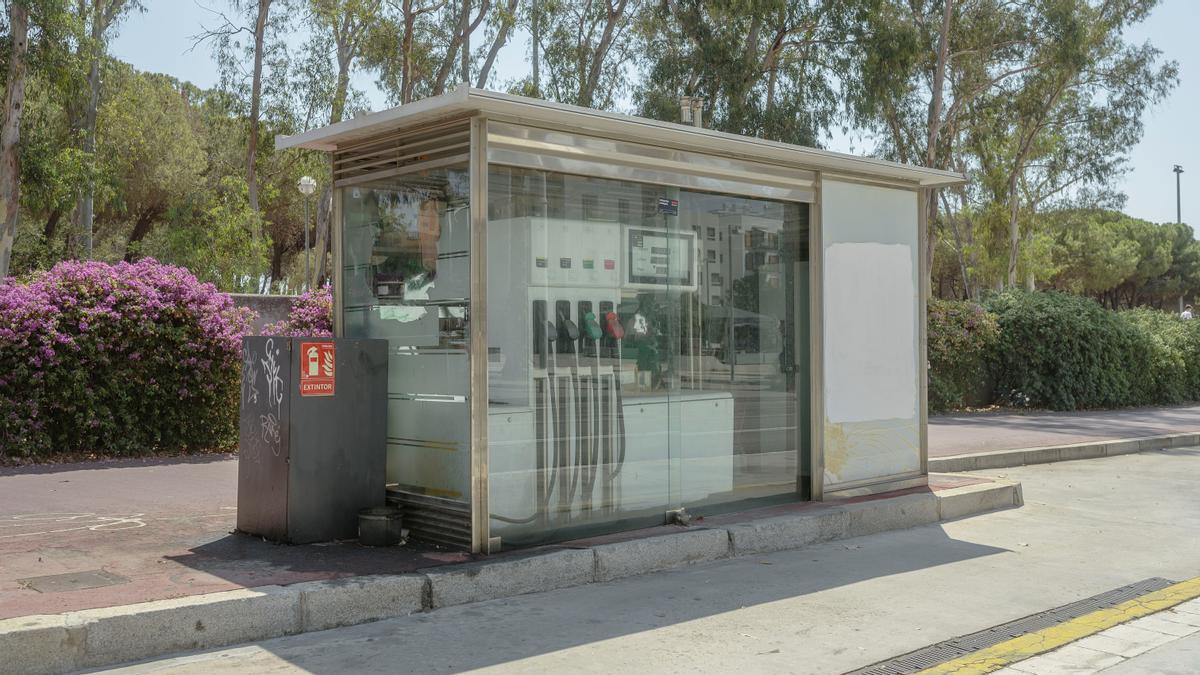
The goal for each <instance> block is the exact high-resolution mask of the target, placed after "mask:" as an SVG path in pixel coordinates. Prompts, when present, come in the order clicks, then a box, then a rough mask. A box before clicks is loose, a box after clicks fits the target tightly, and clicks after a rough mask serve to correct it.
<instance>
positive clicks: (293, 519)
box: [237, 336, 388, 544]
mask: <svg viewBox="0 0 1200 675" xmlns="http://www.w3.org/2000/svg"><path fill="white" fill-rule="evenodd" d="M314 344H316V345H322V344H323V345H326V346H324V347H318V348H314V347H313V345H314ZM329 344H332V345H333V353H332V354H328V353H327V352H328V346H327V345H329ZM306 347H307V349H305V348H306ZM314 359H315V361H314ZM331 364H332V368H330V365H331ZM330 373H332V374H330ZM387 376H388V354H387V342H386V341H385V340H360V339H341V338H338V339H334V338H290V337H263V336H254V337H247V338H245V339H244V340H243V342H242V391H241V419H240V431H239V439H238V447H239V453H240V456H239V459H238V512H237V528H238V530H239V531H242V532H246V533H248V534H254V535H258V536H262V537H265V538H267V539H270V540H272V541H283V542H290V543H294V544H303V543H308V542H315V541H328V540H331V539H352V538H355V537H357V536H358V510H359V509H361V508H365V507H368V506H382V505H383V503H384V496H385V480H386V477H385V463H386V456H387V454H386V441H387V438H386V434H387ZM302 387H303V388H304V390H303V391H302Z"/></svg>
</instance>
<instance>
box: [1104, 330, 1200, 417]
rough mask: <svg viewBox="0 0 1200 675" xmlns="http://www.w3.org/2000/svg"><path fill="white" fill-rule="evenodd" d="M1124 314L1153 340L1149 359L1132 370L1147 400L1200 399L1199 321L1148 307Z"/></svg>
mask: <svg viewBox="0 0 1200 675" xmlns="http://www.w3.org/2000/svg"><path fill="white" fill-rule="evenodd" d="M1121 316H1122V317H1123V318H1124V319H1125V320H1126V321H1128V322H1130V324H1132V325H1133V326H1134V327H1135V328H1136V329H1137V330H1138V331H1139V332H1141V333H1143V334H1145V336H1146V338H1147V339H1148V340H1149V342H1150V348H1149V351H1148V353H1147V358H1146V362H1145V363H1144V364H1142V365H1143V367H1142V368H1138V369H1136V370H1135V371H1134V373H1133V375H1134V377H1135V381H1136V382H1137V383H1138V384H1137V388H1138V389H1139V390H1140V391H1141V392H1142V398H1143V399H1144V402H1148V403H1180V402H1183V401H1194V400H1197V399H1200V322H1197V321H1181V320H1180V319H1179V317H1178V316H1176V315H1175V314H1174V313H1172V312H1161V311H1157V310H1153V309H1145V308H1139V309H1132V310H1128V311H1125V312H1122V313H1121Z"/></svg>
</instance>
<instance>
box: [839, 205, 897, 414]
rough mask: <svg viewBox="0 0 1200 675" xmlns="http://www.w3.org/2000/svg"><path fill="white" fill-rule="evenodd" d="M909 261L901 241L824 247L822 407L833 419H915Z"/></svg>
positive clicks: (841, 244)
mask: <svg viewBox="0 0 1200 675" xmlns="http://www.w3.org/2000/svg"><path fill="white" fill-rule="evenodd" d="M903 215H904V216H908V217H911V216H909V214H903ZM902 217H903V216H902ZM912 259H913V249H912V247H911V246H905V245H902V244H878V243H869V242H868V243H858V242H855V243H835V244H831V245H829V246H828V247H826V249H825V307H824V309H825V393H826V399H825V412H826V417H827V418H828V420H829V421H830V422H833V423H835V424H838V423H844V422H866V421H872V420H888V419H911V418H915V417H916V416H917V359H916V334H917V331H916V326H915V323H914V322H915V311H914V310H915V306H916V302H917V290H916V275H915V274H914V273H913V272H914V270H913V262H912Z"/></svg>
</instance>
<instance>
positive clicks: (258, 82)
mask: <svg viewBox="0 0 1200 675" xmlns="http://www.w3.org/2000/svg"><path fill="white" fill-rule="evenodd" d="M270 11H271V0H258V16H257V18H256V19H255V21H254V74H253V79H252V80H251V84H250V138H249V141H248V142H247V144H246V145H247V147H246V192H247V194H248V195H249V198H250V210H252V211H256V212H257V211H258V176H257V175H256V174H255V172H254V166H255V159H256V156H257V155H258V108H259V101H260V99H261V98H262V63H263V51H264V47H265V45H264V41H265V37H266V32H267V14H268V13H269V12H270ZM253 229H254V232H253V234H254V241H255V242H257V241H258V240H259V239H260V238H262V232H261V231H260V229H261V228H260V226H258V225H255V226H254V228H253Z"/></svg>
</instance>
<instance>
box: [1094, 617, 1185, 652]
mask: <svg viewBox="0 0 1200 675" xmlns="http://www.w3.org/2000/svg"><path fill="white" fill-rule="evenodd" d="M1176 639H1178V638H1176V637H1175V636H1174V635H1163V634H1162V633H1155V632H1154V631H1149V630H1142V629H1140V628H1133V627H1132V626H1128V625H1121V626H1113V627H1112V628H1109V629H1108V630H1106V631H1102V632H1100V633H1097V634H1095V635H1092V636H1090V637H1085V638H1083V639H1082V640H1080V641H1078V642H1076V643H1075V644H1077V645H1079V646H1081V647H1087V648H1088V649H1095V650H1097V651H1101V652H1108V653H1109V654H1117V655H1119V656H1124V657H1125V658H1130V657H1133V656H1137V655H1138V654H1144V653H1146V652H1148V651H1150V650H1151V649H1154V648H1155V647H1159V646H1161V645H1165V644H1166V643H1168V642H1173V641H1174V640H1176Z"/></svg>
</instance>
